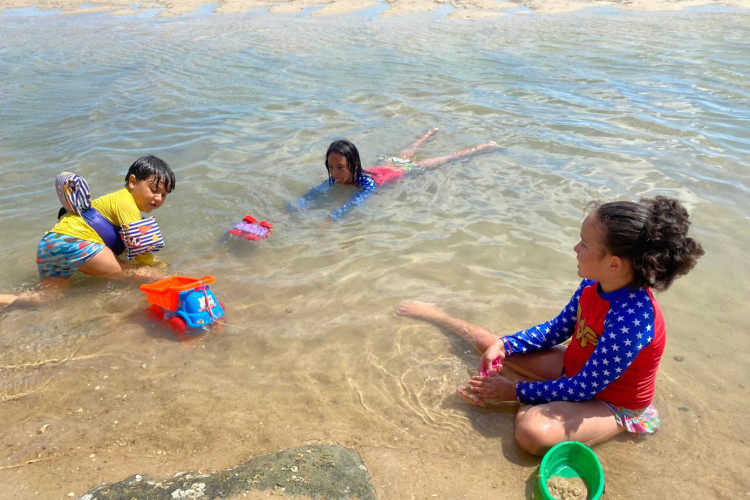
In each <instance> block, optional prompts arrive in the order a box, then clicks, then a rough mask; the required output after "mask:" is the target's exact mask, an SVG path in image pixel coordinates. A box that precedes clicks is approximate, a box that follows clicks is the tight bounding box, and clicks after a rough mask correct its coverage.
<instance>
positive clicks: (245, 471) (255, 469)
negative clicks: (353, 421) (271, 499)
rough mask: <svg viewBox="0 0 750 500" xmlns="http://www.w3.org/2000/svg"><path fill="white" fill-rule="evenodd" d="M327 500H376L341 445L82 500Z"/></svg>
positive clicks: (107, 490)
mask: <svg viewBox="0 0 750 500" xmlns="http://www.w3.org/2000/svg"><path fill="white" fill-rule="evenodd" d="M267 489H272V490H273V491H274V493H275V494H277V495H278V494H279V493H283V494H284V495H286V496H297V495H299V496H306V497H312V498H326V499H331V500H333V499H341V500H344V499H353V498H356V499H359V500H368V499H372V500H376V499H377V497H376V495H375V488H374V487H373V485H372V481H371V480H370V474H369V472H368V471H367V467H365V465H364V463H363V462H362V457H360V456H359V454H358V453H356V452H354V451H352V450H349V449H347V448H344V447H343V446H338V445H327V444H316V445H310V446H302V447H300V448H292V449H288V450H282V451H278V452H276V453H272V454H269V455H260V456H257V457H254V458H252V459H250V460H249V461H247V462H245V463H244V464H241V465H239V466H237V467H234V468H233V469H227V470H223V471H217V472H214V473H212V474H198V473H194V472H185V473H182V472H181V473H178V474H175V476H174V477H172V478H169V479H162V480H159V481H153V480H150V479H148V478H147V477H146V476H141V475H135V476H131V477H129V478H127V479H125V480H123V481H120V482H119V483H112V484H107V485H101V486H97V487H96V488H94V489H93V490H91V491H90V492H89V493H86V494H85V495H83V496H82V497H80V498H79V500H105V499H122V498H127V499H132V498H137V499H138V500H161V499H164V500H173V499H176V498H201V499H210V498H227V497H229V496H232V495H237V494H240V493H242V492H247V491H250V490H267Z"/></svg>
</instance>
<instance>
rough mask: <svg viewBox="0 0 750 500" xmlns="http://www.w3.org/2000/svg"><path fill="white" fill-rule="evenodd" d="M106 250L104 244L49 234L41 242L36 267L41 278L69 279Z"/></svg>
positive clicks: (58, 234)
mask: <svg viewBox="0 0 750 500" xmlns="http://www.w3.org/2000/svg"><path fill="white" fill-rule="evenodd" d="M103 248H104V244H102V243H94V242H93V241H86V240H81V239H79V238H75V237H73V236H68V235H65V234H60V233H47V234H45V235H44V237H42V241H40V242H39V247H38V249H37V252H36V265H37V267H38V268H39V277H40V278H67V277H68V276H71V275H72V274H73V273H75V272H76V271H77V270H78V268H79V267H81V266H82V265H84V264H85V263H86V262H88V261H89V260H91V258H92V257H93V256H94V255H96V254H97V253H99V252H100V251H101V250H102V249H103Z"/></svg>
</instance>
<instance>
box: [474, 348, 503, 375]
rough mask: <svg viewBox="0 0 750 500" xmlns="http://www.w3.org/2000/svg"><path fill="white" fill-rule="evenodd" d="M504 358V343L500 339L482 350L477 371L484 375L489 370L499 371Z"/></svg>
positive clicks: (501, 368)
mask: <svg viewBox="0 0 750 500" xmlns="http://www.w3.org/2000/svg"><path fill="white" fill-rule="evenodd" d="M504 359H505V345H504V344H503V340H502V339H500V340H498V341H497V342H495V343H494V344H492V345H491V346H489V347H488V348H487V350H486V351H484V354H482V357H481V358H480V359H479V373H481V374H482V376H484V377H486V376H488V375H489V374H490V372H497V373H500V372H501V371H503V360H504Z"/></svg>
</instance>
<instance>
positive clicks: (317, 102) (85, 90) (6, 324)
mask: <svg viewBox="0 0 750 500" xmlns="http://www.w3.org/2000/svg"><path fill="white" fill-rule="evenodd" d="M748 21H750V15H748V14H747V12H743V11H711V10H702V11H691V12H683V13H670V14H662V13H647V14H646V13H640V14H639V13H612V12H589V13H577V14H568V15H555V16H536V15H514V16H508V17H504V18H500V19H495V20H490V19H484V20H451V19H447V18H446V17H445V13H444V12H443V11H441V12H439V13H437V14H428V15H424V14H423V15H420V16H404V17H398V18H388V19H381V18H378V17H377V16H376V15H374V14H373V12H364V13H359V14H355V15H347V16H339V17H333V18H311V17H306V16H304V15H303V16H296V17H295V16H283V15H266V14H264V13H261V12H252V13H249V14H246V15H233V16H221V15H206V14H200V15H192V16H185V17H181V18H176V19H171V20H163V19H158V18H147V17H146V18H143V17H141V18H124V17H107V16H103V15H77V16H70V15H56V16H32V15H25V14H24V13H23V12H20V13H18V12H13V13H5V14H3V13H0V23H2V30H0V75H2V78H0V95H1V96H2V97H1V98H0V99H2V106H0V123H2V131H1V133H0V172H2V179H3V182H2V183H1V184H0V233H1V234H3V235H4V238H3V245H2V247H1V248H0V263H1V264H0V266H1V267H2V272H1V273H0V290H2V291H3V292H6V291H20V290H23V289H27V288H29V287H31V286H33V284H34V283H35V282H36V280H37V274H36V265H35V251H36V245H37V243H38V241H39V238H40V237H41V235H42V234H43V233H44V232H45V231H46V230H48V229H49V228H50V227H51V226H52V225H53V224H54V217H55V214H56V212H57V203H58V202H57V198H56V195H55V192H54V178H55V175H56V173H58V172H60V171H63V170H67V171H75V172H77V173H79V174H81V175H83V176H84V177H85V178H86V179H87V180H88V182H89V184H90V186H91V188H92V192H93V194H94V195H95V196H96V195H101V194H105V193H107V192H110V191H113V190H116V189H118V188H119V187H120V186H121V185H122V180H123V178H124V174H125V172H126V170H127V167H128V166H129V165H130V163H132V161H133V160H135V159H136V158H137V157H138V156H141V155H143V154H147V153H151V154H156V155H158V156H160V157H162V158H163V159H164V160H166V161H167V162H168V163H169V164H170V165H171V166H172V167H173V169H174V170H175V172H176V175H177V189H176V190H175V191H174V193H172V194H171V195H170V196H169V197H168V199H167V203H166V204H165V206H164V207H163V208H161V209H159V210H158V211H156V212H154V213H152V215H154V216H155V217H156V218H157V220H158V221H159V224H160V226H161V228H162V230H163V232H164V235H165V239H166V243H167V248H166V249H165V250H163V251H162V252H160V257H161V259H162V260H164V261H166V262H167V263H168V264H169V266H170V267H169V270H170V272H172V273H179V274H183V275H188V276H196V277H200V276H204V275H212V276H215V277H216V283H215V284H214V285H213V286H212V288H213V290H214V292H215V293H216V295H217V296H218V297H219V299H221V300H222V302H224V303H225V304H226V306H227V309H228V316H227V324H226V325H225V326H224V327H223V329H222V330H221V331H220V332H216V331H214V332H211V333H210V334H209V335H206V336H205V337H202V338H196V340H195V341H194V342H191V343H187V344H183V343H180V342H177V341H176V340H175V338H174V336H173V335H172V334H171V332H170V331H169V330H168V329H167V328H166V327H164V326H162V325H156V324H152V323H149V322H148V321H147V319H146V317H145V314H144V310H145V308H146V306H147V303H146V301H145V297H144V296H143V294H142V293H141V292H139V291H138V289H137V287H136V286H135V285H134V284H132V283H131V284H127V283H125V284H122V283H115V284H111V283H109V284H108V283H102V282H99V281H96V280H91V279H86V278H77V279H76V280H75V285H74V287H73V289H72V290H71V291H70V292H69V293H68V294H67V296H66V297H65V298H63V299H62V300H60V301H59V302H56V303H54V304H49V305H45V306H42V307H40V308H38V309H35V310H12V311H6V312H3V313H0V343H2V348H1V349H0V416H1V417H2V420H3V421H4V422H5V424H4V426H3V430H2V431H0V450H1V451H0V482H2V483H4V484H6V485H10V486H9V487H8V488H7V490H6V491H3V492H0V497H3V498H32V497H33V498H39V497H40V496H39V495H41V497H42V498H62V497H64V496H65V495H66V494H67V493H69V492H72V493H74V494H75V496H79V495H81V494H83V493H85V491H86V490H87V489H89V488H91V487H92V486H94V485H95V484H97V483H98V482H113V481H118V480H120V479H123V478H125V477H127V476H129V475H131V474H135V473H146V474H148V475H149V476H150V477H152V478H158V477H163V476H167V475H171V474H174V473H175V472H177V471H181V470H203V471H210V470H219V469H221V468H228V467H233V466H234V465H236V464H238V463H240V462H242V461H244V460H247V459H248V458H250V457H252V456H255V455H258V454H262V453H270V452H274V451H276V450H279V449H282V448H288V447H293V446H299V445H300V444H304V443H311V442H318V441H321V442H336V443H339V444H342V445H345V446H349V447H351V448H354V449H356V450H357V451H358V452H360V453H361V454H362V456H363V458H364V460H365V463H366V464H367V466H368V469H369V470H370V472H371V474H372V476H373V482H374V484H375V486H376V489H377V490H378V494H379V496H380V497H381V498H429V497H434V496H437V497H439V498H476V496H474V494H475V493H477V492H480V491H494V492H497V493H502V495H503V497H504V498H526V497H528V495H530V491H531V489H532V488H533V484H534V481H535V473H536V469H535V467H536V466H537V465H538V459H534V458H533V457H529V456H528V455H525V454H524V453H523V452H521V451H519V450H518V449H517V447H516V446H515V444H514V442H513V438H512V430H513V413H514V408H513V407H511V406H509V407H508V408H500V409H497V410H482V409H476V408H472V407H467V406H466V405H465V404H463V403H462V402H461V401H460V400H459V399H458V398H457V397H456V396H455V395H454V390H455V387H456V386H458V385H462V384H463V382H464V381H465V380H466V379H467V378H468V377H469V376H470V375H472V374H474V373H475V372H476V360H477V356H476V355H475V354H474V353H473V352H471V350H470V348H469V347H468V346H466V345H463V344H462V343H461V342H459V341H458V340H456V339H453V338H450V337H448V336H446V335H445V333H444V332H441V331H440V330H439V329H436V328H434V327H432V326H430V325H427V324H423V323H419V322H416V321H413V320H409V319H404V318H399V317H397V316H395V315H394V313H393V311H394V308H395V307H396V306H397V304H398V303H399V302H400V301H401V300H404V299H411V298H417V299H422V300H429V301H433V302H437V303H438V304H440V305H441V306H443V307H445V308H447V309H448V310H449V311H451V312H452V313H455V314H456V315H458V316H461V317H464V318H466V319H468V320H470V321H472V322H475V323H479V324H482V325H485V326H487V327H489V328H490V329H492V330H493V331H496V332H498V333H508V332H512V331H515V330H518V329H520V328H523V327H526V326H528V325H531V324H534V323H538V322H541V321H543V320H547V319H549V318H551V317H552V316H553V315H555V314H556V313H557V312H558V311H559V308H560V307H561V306H562V305H563V304H565V303H566V301H567V300H568V298H569V296H570V294H571V293H572V292H573V290H574V289H575V287H576V284H577V281H578V278H577V276H576V265H575V257H574V253H573V250H572V247H573V245H574V244H575V243H576V242H577V237H578V233H579V228H580V223H581V220H582V218H583V210H584V206H585V204H586V202H587V201H589V200H592V199H601V200H610V199H638V198H639V197H641V196H653V195H657V194H666V195H670V196H675V197H678V198H679V199H681V200H682V201H683V202H684V203H685V204H686V206H687V207H688V208H689V210H690V211H691V215H692V220H693V230H694V235H695V237H696V238H697V239H699V240H700V241H701V242H702V244H703V245H704V247H705V249H706V252H707V253H706V255H705V257H704V258H703V259H702V260H701V261H700V262H699V265H698V266H697V268H696V269H695V270H694V271H693V272H692V273H691V274H690V275H688V276H687V277H685V278H682V279H681V280H679V281H677V282H676V283H675V285H674V287H673V289H671V290H670V291H669V292H667V293H666V294H664V295H662V296H661V298H660V301H661V304H662V307H663V309H664V313H665V316H666V319H667V322H668V325H669V329H668V332H669V344H668V346H667V351H666V353H665V356H664V360H663V363H662V367H661V371H660V379H659V385H658V386H657V397H656V401H655V403H656V405H657V407H658V408H659V409H660V411H661V413H662V419H663V422H664V429H663V430H662V431H661V432H660V433H659V434H658V435H656V436H654V437H651V438H647V439H640V438H632V437H623V438H621V439H617V440H615V441H612V442H609V443H606V444H604V445H602V446H599V447H597V448H596V451H597V453H598V454H599V457H600V459H601V460H602V463H603V465H604V467H605V474H606V475H607V497H608V498H636V497H637V496H639V497H642V498H667V497H669V496H670V494H671V493H672V492H674V491H690V492H692V493H695V496H692V493H691V494H690V495H688V496H691V497H693V498H717V497H718V498H720V497H727V498H728V497H732V498H736V497H738V496H741V495H745V494H746V492H747V491H748V490H750V481H749V480H748V477H747V475H744V474H742V473H741V472H740V473H739V474H737V471H738V470H739V471H741V470H742V467H743V465H741V464H746V463H748V461H749V460H750V453H748V451H747V449H746V445H747V443H748V439H750V436H749V435H748V425H747V421H748V420H747V418H746V413H747V411H748V409H750V408H749V407H748V403H747V401H748V397H747V396H748V394H747V387H748V383H749V382H750V381H748V379H747V374H748V373H750V370H748V368H749V366H748V354H750V341H749V340H748V336H747V335H746V332H747V330H748V326H750V325H748V321H747V318H746V313H747V312H748V309H747V298H748V297H747V290H748V285H749V282H748V276H750V265H749V264H748V260H747V259H746V258H745V255H744V254H745V249H747V248H748V247H749V246H750V224H749V222H750V221H749V218H748V215H747V208H748V204H747V199H748V191H749V190H750V170H748V164H747V157H748V153H750V127H748V123H750V105H749V103H750V84H748V73H749V72H750V61H749V60H748V58H747V54H748V53H750V43H748V40H750V36H749V35H750V29H749V28H748V26H750V23H748ZM431 127H438V128H440V132H439V133H438V134H437V135H435V136H434V137H433V138H431V139H430V140H429V141H428V142H427V143H425V144H424V145H423V146H422V147H421V148H420V150H419V152H418V153H417V158H418V159H423V158H430V157H433V156H440V155H444V154H448V153H451V152H453V151H455V150H458V149H462V148H465V147H469V146H473V145H475V144H479V143H482V142H486V141H488V140H495V141H497V142H498V144H499V145H500V146H501V147H500V148H498V149H497V150H494V151H491V152H486V153H483V154H480V155H477V156H474V157H471V158H467V159H463V160H460V161H458V162H455V163H452V164H449V165H445V166H443V167H440V168H439V169H436V170H433V171H430V172H425V173H422V174H419V175H416V176H413V177H409V178H407V179H405V180H404V181H402V182H400V183H399V184H396V185H393V186H389V187H386V188H383V189H381V190H379V191H378V192H376V194H375V195H374V196H373V197H372V198H371V199H370V200H368V202H367V203H366V204H365V205H364V206H362V207H361V208H359V209H357V210H355V211H354V212H352V213H351V214H350V215H349V216H347V217H346V218H345V219H343V220H342V221H340V222H337V223H332V224H331V223H328V222H327V221H326V217H325V216H326V214H327V211H328V210H330V209H332V208H333V207H335V206H338V205H339V204H340V203H342V202H343V201H344V200H345V199H346V198H347V197H348V196H349V195H350V192H349V191H347V190H346V188H342V190H341V191H340V192H336V193H334V194H333V195H332V196H331V197H330V199H328V200H325V202H324V203H321V204H319V205H317V206H316V207H314V208H313V209H311V210H309V211H306V212H303V213H287V212H286V211H285V208H284V207H285V204H286V203H287V202H288V201H290V200H293V199H295V198H296V197H298V196H301V195H302V194H304V193H305V192H306V190H307V189H309V187H311V186H313V185H315V184H318V183H319V182H321V181H322V180H323V179H324V178H325V167H324V166H323V155H324V153H325V149H326V147H327V145H328V144H329V142H330V141H332V140H333V139H336V138H341V137H346V138H349V139H351V140H352V141H353V142H355V143H356V144H357V146H358V147H359V150H360V153H361V155H362V157H363V162H364V163H365V164H368V165H371V164H372V163H374V161H375V160H376V158H377V157H378V155H381V154H386V155H392V154H396V153H398V152H399V151H400V150H401V149H403V148H404V147H406V146H407V145H408V144H409V143H410V142H411V141H413V140H414V139H416V138H417V137H419V136H420V135H421V134H423V133H424V132H425V131H426V130H428V129H429V128H431ZM245 214H252V215H254V216H256V217H258V218H262V219H267V220H269V221H271V222H273V223H274V226H275V229H276V230H275V232H274V233H273V235H272V236H271V238H269V239H268V240H265V241H262V242H257V243H255V242H245V241H227V240H226V238H225V232H226V231H227V229H229V228H231V227H232V226H233V225H234V224H235V223H236V222H237V221H238V220H239V219H241V218H242V216H244V215H245ZM44 424H49V426H48V427H47V428H45V429H46V430H45V431H44V432H43V433H37V429H40V428H41V427H42V426H43V425H44ZM677 457H679V460H677ZM486 470H491V472H490V473H486V474H485V473H484V471H486ZM477 471H479V472H480V473H479V474H477ZM733 471H734V472H733ZM636 478H637V480H636ZM37 492H38V493H39V495H36V496H35V493H37Z"/></svg>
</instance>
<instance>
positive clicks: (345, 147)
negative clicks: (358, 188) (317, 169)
mask: <svg viewBox="0 0 750 500" xmlns="http://www.w3.org/2000/svg"><path fill="white" fill-rule="evenodd" d="M331 153H338V154H340V155H342V156H343V157H344V158H346V165H347V166H348V167H349V171H350V172H351V173H352V181H353V182H354V183H355V184H356V183H357V179H359V177H360V176H361V175H363V174H364V175H366V172H364V170H362V161H361V160H360V159H359V151H358V150H357V146H355V145H354V144H353V143H352V142H351V141H347V140H346V139H339V140H337V141H333V142H332V143H331V145H330V146H328V151H326V170H328V171H329V175H330V169H329V168H328V157H329V156H330V155H331Z"/></svg>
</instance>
